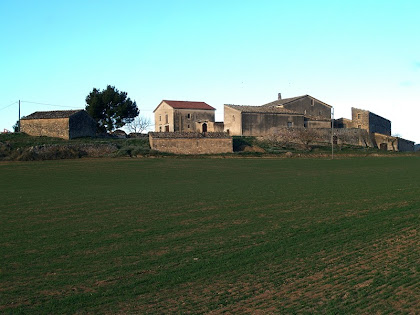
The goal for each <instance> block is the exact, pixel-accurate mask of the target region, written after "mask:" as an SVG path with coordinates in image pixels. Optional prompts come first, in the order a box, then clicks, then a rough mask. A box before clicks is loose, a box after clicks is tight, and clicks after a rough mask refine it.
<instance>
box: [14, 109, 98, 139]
mask: <svg viewBox="0 0 420 315" xmlns="http://www.w3.org/2000/svg"><path fill="white" fill-rule="evenodd" d="M20 131H21V132H24V133H26V134H28V135H31V136H47V137H57V138H63V139H67V140H68V139H73V138H79V137H94V136H95V135H96V122H95V120H94V119H93V118H92V117H90V116H89V114H88V113H87V112H86V111H85V110H60V111H45V112H34V113H32V114H30V115H29V116H26V117H23V118H21V120H20Z"/></svg>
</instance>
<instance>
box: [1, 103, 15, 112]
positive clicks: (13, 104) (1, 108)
mask: <svg viewBox="0 0 420 315" xmlns="http://www.w3.org/2000/svg"><path fill="white" fill-rule="evenodd" d="M15 104H17V102H13V103H12V104H10V105H7V106H5V107H3V108H1V109H0V111H1V110H3V109H6V108H8V107H10V106H12V105H15Z"/></svg>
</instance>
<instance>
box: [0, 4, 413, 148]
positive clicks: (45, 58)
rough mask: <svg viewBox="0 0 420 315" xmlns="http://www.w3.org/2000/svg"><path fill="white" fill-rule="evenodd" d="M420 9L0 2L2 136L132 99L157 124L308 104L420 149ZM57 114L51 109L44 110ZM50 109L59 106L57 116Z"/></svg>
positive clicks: (398, 6)
mask: <svg viewBox="0 0 420 315" xmlns="http://www.w3.org/2000/svg"><path fill="white" fill-rule="evenodd" d="M419 12H420V1H418V0H395V1H388V0H380V1H379V0H378V1H377V0H372V1H369V0H363V1H359V0H352V1H341V0H337V1H327V0H312V1H311V0H294V1H290V0H287V1H283V0H274V1H270V0H255V1H250V0H239V1H237V0H223V1H219V0H194V1H193V0H147V1H146V0H144V1H143V0H133V1H131V0H118V1H115V0H114V1H107V0H71V1H70V0H61V1H52V0H51V1H45V0H37V1H31V0H0V35H1V36H0V45H1V46H0V48H1V49H0V131H3V129H9V130H11V129H12V126H13V125H14V124H15V122H16V121H17V119H18V115H19V112H18V101H19V100H21V115H22V116H25V115H29V114H31V113H33V112H35V111H46V110H65V109H79V108H80V109H82V108H84V107H85V105H86V103H85V99H86V96H87V95H88V94H89V92H90V91H92V89H93V88H97V89H101V90H102V89H105V88H106V86H107V85H112V86H115V87H116V88H117V89H118V90H120V91H125V92H127V93H128V96H129V97H130V98H131V99H132V100H135V101H136V103H137V106H138V108H139V110H140V114H141V115H142V116H146V117H150V118H152V119H153V110H154V109H155V108H156V107H157V105H159V103H160V102H161V101H162V100H163V99H166V100H186V101H187V100H188V101H203V102H206V103H208V104H209V105H211V106H213V107H215V108H216V120H217V121H223V105H224V104H238V105H262V104H265V103H268V102H271V101H274V100H276V99H277V94H278V93H281V94H282V97H283V98H288V97H294V96H300V95H305V94H309V95H311V96H313V97H315V98H317V99H319V100H321V101H323V102H325V103H327V104H329V105H331V106H333V107H334V116H335V118H340V117H345V118H351V107H357V108H361V109H366V110H369V111H371V112H373V113H375V114H377V115H380V116H382V117H385V118H387V119H389V120H391V122H392V134H393V135H399V136H401V137H403V138H406V139H409V140H411V141H414V142H416V143H419V142H420V127H419V123H418V120H419V119H418V117H420V40H419V30H420V19H419V17H418V16H419ZM46 104H49V105H46ZM53 105H54V106H53Z"/></svg>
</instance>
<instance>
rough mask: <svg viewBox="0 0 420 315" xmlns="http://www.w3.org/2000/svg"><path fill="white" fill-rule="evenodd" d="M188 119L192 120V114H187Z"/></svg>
mask: <svg viewBox="0 0 420 315" xmlns="http://www.w3.org/2000/svg"><path fill="white" fill-rule="evenodd" d="M187 118H188V119H191V114H190V113H188V114H187ZM188 128H189V127H188Z"/></svg>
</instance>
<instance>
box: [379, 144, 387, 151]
mask: <svg viewBox="0 0 420 315" xmlns="http://www.w3.org/2000/svg"><path fill="white" fill-rule="evenodd" d="M379 148H380V149H381V150H383V151H386V150H388V145H387V144H386V143H381V144H380V146H379Z"/></svg>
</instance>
